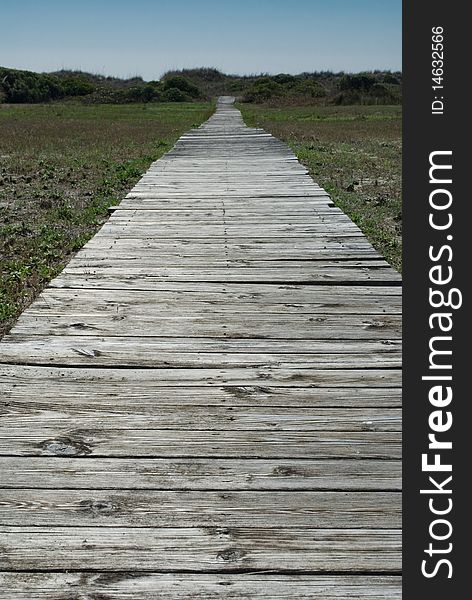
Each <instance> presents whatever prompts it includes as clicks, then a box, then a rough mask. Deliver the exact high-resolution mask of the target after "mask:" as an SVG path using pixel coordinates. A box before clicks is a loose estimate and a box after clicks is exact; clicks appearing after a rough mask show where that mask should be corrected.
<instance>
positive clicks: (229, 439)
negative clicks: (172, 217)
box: [0, 422, 401, 460]
mask: <svg viewBox="0 0 472 600" xmlns="http://www.w3.org/2000/svg"><path fill="white" fill-rule="evenodd" d="M0 454H1V455H4V456H89V455H90V456H97V457H112V456H117V457H129V456H134V457H136V458H139V457H174V458H178V457H186V458H188V457H202V458H205V457H219V458H238V457H242V458H284V459H286V458H308V459H322V458H329V459H338V458H348V459H352V458H357V459H358V458H359V457H362V459H366V458H377V459H389V460H390V459H398V458H400V456H401V435H400V433H398V432H383V431H382V432H378V431H362V432H345V431H342V432H336V431H327V432H317V431H259V430H256V431H232V430H229V429H227V430H214V431H208V430H188V429H183V430H182V429H109V428H108V427H107V423H106V422H104V423H103V424H102V426H101V427H100V428H97V429H91V428H87V429H76V428H75V427H74V424H73V423H71V424H70V425H69V426H68V427H54V426H51V427H44V426H39V427H33V426H30V427H28V428H25V427H18V428H13V427H9V428H8V429H7V430H6V431H5V433H4V434H3V436H2V438H1V439H0Z"/></svg>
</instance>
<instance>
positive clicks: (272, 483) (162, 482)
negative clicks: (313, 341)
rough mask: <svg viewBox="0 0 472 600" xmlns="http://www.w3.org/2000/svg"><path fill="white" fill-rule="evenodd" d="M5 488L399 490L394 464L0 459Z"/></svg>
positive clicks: (398, 465)
mask: <svg viewBox="0 0 472 600" xmlns="http://www.w3.org/2000/svg"><path fill="white" fill-rule="evenodd" d="M0 470H1V472H2V479H1V481H0V486H1V487H4V488H22V489H23V488H25V489H34V488H41V489H44V488H46V489H53V490H55V489H60V488H62V489H85V490H96V489H104V488H106V489H116V490H119V489H130V488H132V489H134V490H138V489H161V490H233V491H234V490H266V491H269V490H272V491H278V490H286V491H294V490H306V491H310V490H311V491H314V490H346V491H349V490H354V491H355V490H357V491H362V490H400V489H401V463H400V461H398V460H389V461H386V460H355V461H352V460H351V461H346V460H309V459H303V460H289V459H287V460H285V459H282V460H253V459H241V458H238V459H216V458H212V459H199V458H194V457H192V458H191V459H188V460H181V459H176V458H165V459H159V458H141V459H139V460H136V459H133V458H90V457H87V458H69V457H66V456H62V457H60V458H55V457H42V456H39V457H30V456H28V457H16V456H15V457H0Z"/></svg>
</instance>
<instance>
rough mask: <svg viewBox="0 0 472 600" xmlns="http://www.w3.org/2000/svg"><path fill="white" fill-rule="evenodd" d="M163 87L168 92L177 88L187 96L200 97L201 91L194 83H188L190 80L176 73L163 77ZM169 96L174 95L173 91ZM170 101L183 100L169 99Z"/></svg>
mask: <svg viewBox="0 0 472 600" xmlns="http://www.w3.org/2000/svg"><path fill="white" fill-rule="evenodd" d="M163 88H164V92H168V91H170V90H179V91H180V92H182V94H183V95H184V96H186V97H187V98H188V97H190V98H201V97H202V93H201V92H200V90H199V89H198V88H197V86H196V85H194V84H193V83H190V81H188V80H187V79H185V77H180V76H178V75H177V76H173V77H166V78H165V79H164V85H163ZM171 96H176V94H175V92H172V94H171ZM170 102H183V100H170Z"/></svg>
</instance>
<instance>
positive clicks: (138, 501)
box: [0, 489, 401, 535]
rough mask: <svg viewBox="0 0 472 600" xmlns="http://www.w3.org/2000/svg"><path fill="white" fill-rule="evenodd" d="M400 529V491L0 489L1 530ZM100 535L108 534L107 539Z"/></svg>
mask: <svg viewBox="0 0 472 600" xmlns="http://www.w3.org/2000/svg"><path fill="white" fill-rule="evenodd" d="M353 522H355V523H356V527H359V528H363V527H366V528H374V529H382V528H390V529H391V528H398V527H400V525H401V494H400V493H398V492H354V491H349V492H301V491H299V492H294V491H293V490H291V491H289V492H282V491H278V492H277V493H273V492H265V491H263V492H246V491H244V492H236V491H233V490H230V491H229V490H228V491H224V492H209V491H203V492H199V491H195V490H193V491H192V492H188V491H185V492H184V491H178V492H175V491H174V492H172V491H158V490H152V491H151V490H139V491H134V490H127V491H123V490H94V491H93V492H90V491H88V490H60V489H56V490H25V489H22V490H0V525H10V526H22V525H23V524H24V523H28V525H29V526H43V527H45V526H47V527H69V526H77V527H79V526H80V527H109V526H112V527H149V528H157V527H159V528H160V527H248V528H249V527H268V528H294V527H307V528H325V529H326V528H337V527H340V528H341V527H347V528H349V527H351V526H352V523H353ZM105 535H106V534H105Z"/></svg>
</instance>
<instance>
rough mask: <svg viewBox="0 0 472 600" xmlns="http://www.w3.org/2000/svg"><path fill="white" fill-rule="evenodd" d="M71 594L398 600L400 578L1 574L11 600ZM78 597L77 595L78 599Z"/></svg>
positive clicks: (106, 599)
mask: <svg viewBox="0 0 472 600" xmlns="http://www.w3.org/2000/svg"><path fill="white" fill-rule="evenodd" d="M71 594H75V595H77V594H81V595H82V596H83V597H84V599H85V598H97V599H98V598H100V600H129V599H130V598H136V600H137V599H138V598H139V600H156V598H179V599H180V600H195V598H196V597H197V594H198V599H199V600H253V599H264V600H292V599H293V598H298V599H299V600H355V599H359V600H360V599H361V598H362V599H366V600H400V599H401V597H402V594H401V578H400V577H399V576H396V575H390V576H384V575H378V576H372V575H362V576H349V575H343V576H339V575H337V576H336V575H329V576H327V575H280V574H276V573H267V574H262V575H254V574H244V573H238V574H237V575H232V574H226V575H221V574H196V573H192V574H188V573H187V574H162V573H156V574H154V573H133V574H130V573H127V572H124V573H116V572H102V573H96V572H89V573H86V572H82V573H0V595H3V596H4V597H5V598H7V597H8V598H9V600H32V599H33V598H34V600H64V599H65V598H66V597H67V598H69V597H70V598H72V597H74V596H71ZM77 597H78V596H77Z"/></svg>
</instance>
